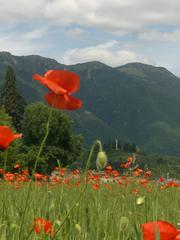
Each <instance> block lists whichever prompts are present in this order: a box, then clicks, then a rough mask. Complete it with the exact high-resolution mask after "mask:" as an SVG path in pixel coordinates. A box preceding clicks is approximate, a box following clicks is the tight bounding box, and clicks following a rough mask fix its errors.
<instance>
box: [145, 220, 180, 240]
mask: <svg viewBox="0 0 180 240" xmlns="http://www.w3.org/2000/svg"><path fill="white" fill-rule="evenodd" d="M141 229H142V232H143V240H155V239H156V235H157V234H159V237H160V238H159V239H160V240H176V239H178V238H177V237H178V235H179V230H177V229H176V228H175V227H174V226H173V225H172V224H170V223H168V222H165V221H156V222H147V223H144V224H141Z"/></svg>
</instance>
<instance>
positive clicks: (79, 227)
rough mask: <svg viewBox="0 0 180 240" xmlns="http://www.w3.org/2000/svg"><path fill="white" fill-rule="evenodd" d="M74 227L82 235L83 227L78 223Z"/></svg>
mask: <svg viewBox="0 0 180 240" xmlns="http://www.w3.org/2000/svg"><path fill="white" fill-rule="evenodd" d="M74 227H75V230H76V231H77V233H81V226H80V225H79V224H78V223H76V224H75V226H74Z"/></svg>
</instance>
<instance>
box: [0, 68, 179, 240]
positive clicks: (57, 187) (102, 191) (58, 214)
mask: <svg viewBox="0 0 180 240" xmlns="http://www.w3.org/2000/svg"><path fill="white" fill-rule="evenodd" d="M33 78H34V79H36V80H38V81H39V82H41V83H42V84H43V85H45V86H46V87H47V88H48V89H49V90H50V92H49V93H47V94H46V95H45V99H46V100H47V102H48V104H49V105H50V106H52V107H54V108H58V109H66V110H76V109H78V108H80V107H81V106H82V102H81V100H79V99H76V98H74V97H72V96H71V93H74V92H76V91H77V90H78V88H79V77H78V76H77V75H76V74H74V73H71V72H68V71H66V70H50V71H48V72H47V73H45V75H44V76H40V75H38V74H35V75H33ZM51 114H52V111H51V110H50V113H49V118H48V119H47V125H46V134H45V136H44V138H43V141H42V143H41V145H40V146H39V152H38V154H37V157H36V160H35V164H34V167H33V168H32V169H23V167H22V166H21V165H20V164H18V163H17V164H15V165H14V171H13V172H7V171H6V165H7V162H8V154H7V152H8V147H9V145H10V144H11V142H13V141H15V140H16V139H17V138H21V137H22V134H18V133H13V131H12V130H11V129H10V128H9V127H8V126H0V136H1V138H0V148H1V150H3V151H4V152H5V159H4V167H3V168H1V169H0V174H1V181H0V193H1V194H0V203H1V204H0V239H1V240H5V239H7V240H17V239H19V240H25V239H33V240H35V239H38V240H40V239H43V240H44V239H59V240H60V239H63V240H66V239H67V240H74V239H77V240H81V239H84V240H94V239H97V240H103V239H104V240H115V239H119V240H121V239H122V240H128V239H129V240H130V239H132V240H135V239H137V240H139V239H142V240H156V239H160V240H178V239H180V230H178V228H180V226H179V225H180V201H179V200H180V192H179V189H180V188H179V187H180V184H179V183H178V182H176V181H167V180H166V179H164V178H162V177H160V178H159V179H158V180H156V181H153V180H152V179H151V180H150V178H151V170H150V169H141V168H139V166H138V165H136V163H135V160H134V158H133V157H128V159H127V161H125V162H124V163H121V169H124V170H125V171H124V172H120V171H119V169H113V168H112V167H111V166H110V165H108V161H107V156H106V153H105V152H104V151H103V147H102V144H101V142H100V141H99V140H97V141H95V142H94V144H93V146H92V148H91V151H90V153H89V157H88V159H87V164H86V167H85V169H83V170H81V171H80V170H79V169H75V170H70V168H62V167H61V166H60V165H59V166H57V167H55V169H54V171H53V173H52V174H51V175H46V174H41V173H38V172H37V170H36V169H37V166H38V162H39V158H40V156H41V152H42V149H43V147H44V145H45V142H46V139H47V136H48V133H49V122H50V119H51ZM97 147H98V148H99V151H98V154H97V160H96V167H97V169H96V170H89V166H90V163H91V161H92V155H93V153H94V150H95V148H97Z"/></svg>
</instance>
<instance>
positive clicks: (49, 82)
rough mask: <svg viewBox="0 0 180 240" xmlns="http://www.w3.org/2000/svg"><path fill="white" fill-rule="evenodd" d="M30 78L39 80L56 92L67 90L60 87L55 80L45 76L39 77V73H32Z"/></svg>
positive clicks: (65, 91) (60, 92) (62, 92)
mask: <svg viewBox="0 0 180 240" xmlns="http://www.w3.org/2000/svg"><path fill="white" fill-rule="evenodd" d="M32 78H33V79H35V80H37V81H39V82H40V83H42V84H43V85H44V86H46V87H47V88H49V89H50V90H51V91H53V92H54V93H56V94H64V93H67V90H65V89H64V88H63V87H61V85H58V84H57V83H56V82H55V81H52V80H49V79H47V78H46V77H41V76H40V75H39V74H34V75H33V76H32Z"/></svg>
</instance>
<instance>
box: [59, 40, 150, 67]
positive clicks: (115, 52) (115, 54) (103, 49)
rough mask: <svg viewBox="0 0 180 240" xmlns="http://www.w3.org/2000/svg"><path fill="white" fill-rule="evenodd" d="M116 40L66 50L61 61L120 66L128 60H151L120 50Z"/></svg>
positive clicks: (147, 61)
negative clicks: (94, 62) (92, 62)
mask: <svg viewBox="0 0 180 240" xmlns="http://www.w3.org/2000/svg"><path fill="white" fill-rule="evenodd" d="M117 45H118V42H117V41H109V42H106V43H103V44H99V45H96V46H90V47H86V48H75V49H71V50H69V51H67V52H66V53H65V55H64V56H63V58H62V59H61V62H63V63H65V64H75V63H82V62H88V61H100V62H103V63H105V64H107V65H110V66H113V67H115V66H120V65H123V64H126V63H129V62H142V63H147V64H150V63H152V61H151V60H150V59H148V58H146V57H144V56H142V55H138V54H136V53H134V52H132V51H128V50H120V49H118V48H117V47H118V46H117Z"/></svg>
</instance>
